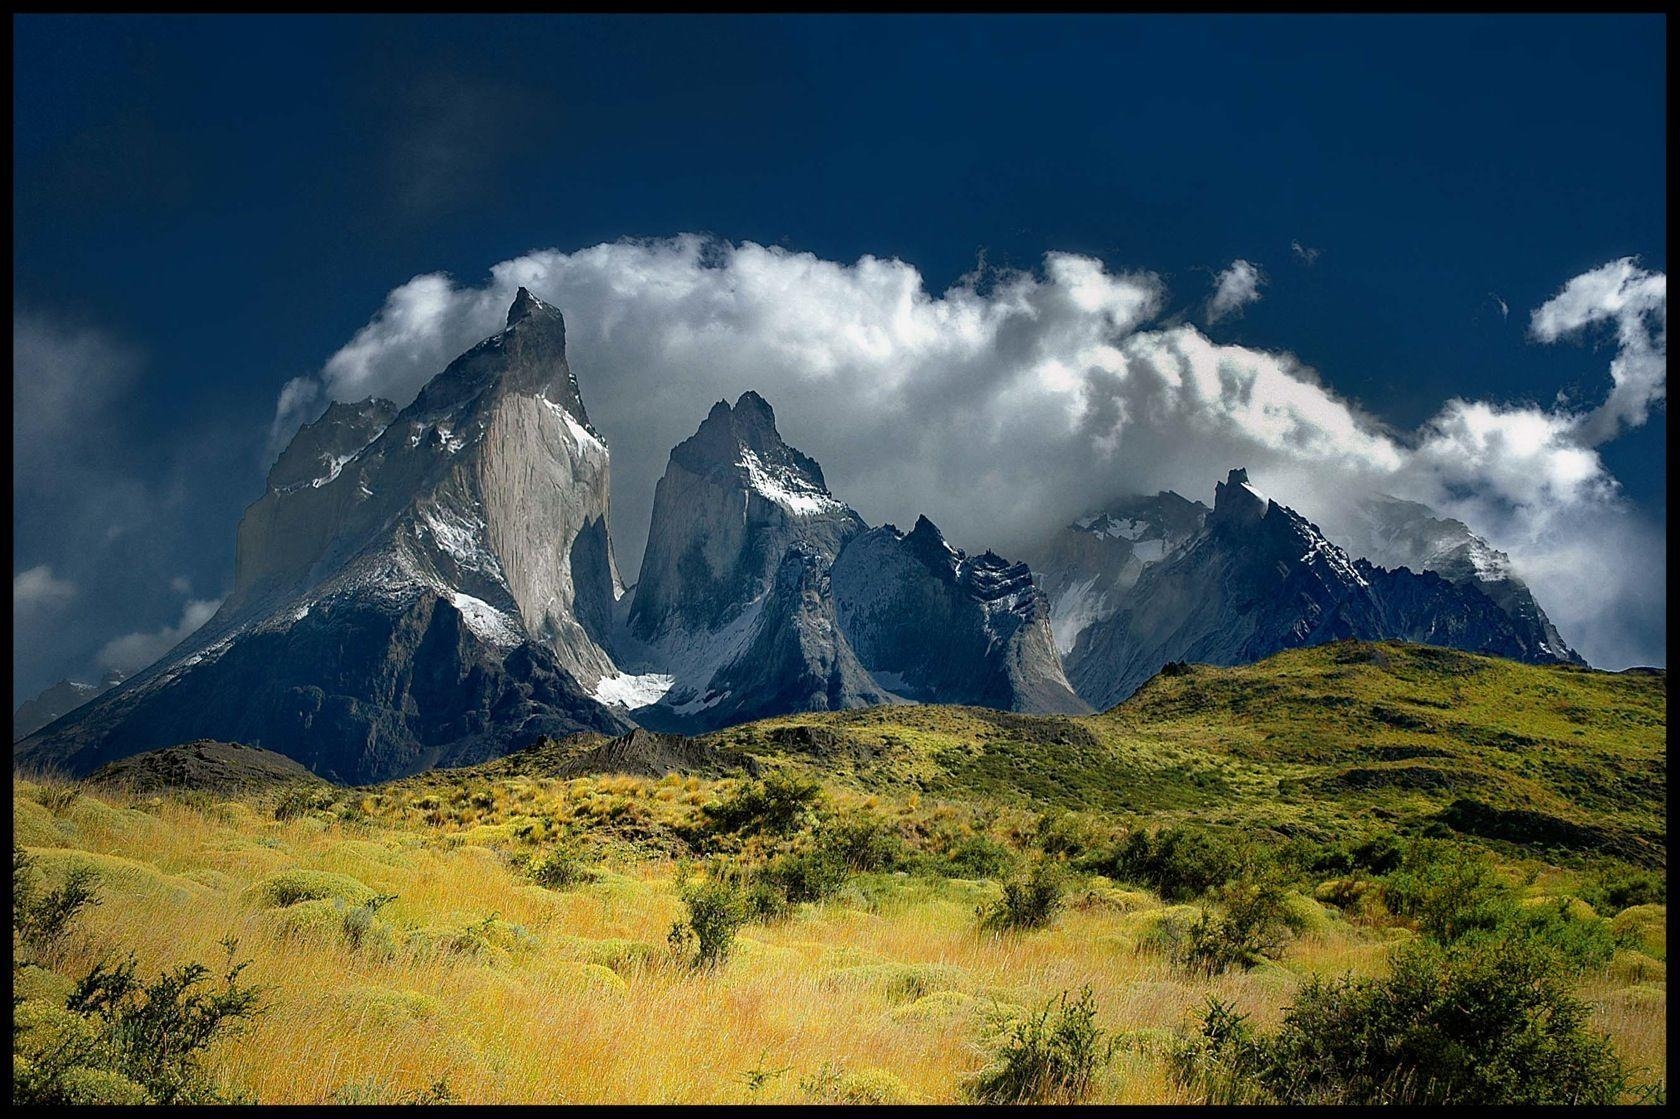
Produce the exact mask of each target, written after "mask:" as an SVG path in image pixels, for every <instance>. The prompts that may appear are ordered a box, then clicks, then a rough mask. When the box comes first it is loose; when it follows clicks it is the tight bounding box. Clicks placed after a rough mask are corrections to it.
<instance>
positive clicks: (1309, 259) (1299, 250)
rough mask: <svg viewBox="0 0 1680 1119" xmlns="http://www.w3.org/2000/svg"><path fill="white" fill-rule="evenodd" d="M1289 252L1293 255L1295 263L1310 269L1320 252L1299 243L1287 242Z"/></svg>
mask: <svg viewBox="0 0 1680 1119" xmlns="http://www.w3.org/2000/svg"><path fill="white" fill-rule="evenodd" d="M1289 251H1290V253H1291V254H1293V255H1294V257H1295V259H1296V260H1297V261H1299V262H1300V263H1302V264H1305V265H1307V266H1308V267H1311V266H1312V265H1313V264H1315V263H1316V262H1317V261H1318V254H1319V252H1320V250H1318V249H1314V248H1310V247H1308V246H1306V245H1303V244H1301V242H1299V241H1291V242H1289Z"/></svg>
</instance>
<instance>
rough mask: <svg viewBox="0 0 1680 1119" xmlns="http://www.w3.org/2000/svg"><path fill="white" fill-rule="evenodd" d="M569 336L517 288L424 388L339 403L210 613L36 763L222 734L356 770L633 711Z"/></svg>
mask: <svg viewBox="0 0 1680 1119" xmlns="http://www.w3.org/2000/svg"><path fill="white" fill-rule="evenodd" d="M565 342H566V332H565V323H564V320H563V319H562V318H561V315H560V312H559V311H558V310H556V309H555V308H553V307H550V306H548V305H547V304H545V303H543V302H542V301H540V300H538V299H537V298H536V297H534V296H533V295H531V294H530V293H529V292H528V291H525V290H524V289H521V290H520V293H519V296H518V298H517V299H516V301H515V302H514V304H513V306H512V308H511V309H510V310H509V313H508V318H507V327H506V329H504V330H502V331H501V332H499V333H498V334H496V335H494V336H492V337H490V338H488V339H486V340H485V341H483V342H481V343H479V344H478V345H477V346H474V347H473V348H472V349H471V350H469V351H467V352H466V353H465V354H462V355H461V356H460V357H459V358H457V359H456V360H455V361H453V362H451V363H450V365H449V366H448V367H447V368H446V369H444V371H443V372H441V373H439V374H438V375H437V376H436V377H434V378H433V379H432V380H431V382H429V383H428V384H427V385H426V387H425V388H424V389H423V390H422V391H421V392H420V394H419V396H418V397H417V398H416V399H415V400H414V402H413V403H412V404H410V405H409V406H408V407H406V408H403V409H401V410H400V411H395V410H394V409H393V407H392V406H391V405H390V404H389V403H388V402H385V401H380V400H366V401H362V402H361V403H359V404H335V405H334V406H332V407H331V408H329V409H328V410H327V412H326V414H324V415H323V416H322V417H321V418H320V419H318V420H317V421H315V423H313V424H310V425H308V426H307V427H305V428H304V429H303V430H302V431H300V432H299V433H298V435H297V436H296V437H295V438H294V439H293V441H292V444H291V445H290V446H289V447H288V449H287V450H286V452H285V453H283V454H282V455H281V456H280V458H279V460H277V461H276V463H275V465H274V468H273V469H272V470H271V471H270V474H269V480H268V489H267V492H266V493H265V494H264V495H263V496H262V497H261V498H260V499H259V500H258V501H257V502H256V503H255V504H253V505H252V506H251V507H250V508H249V509H247V510H246V513H245V516H244V518H243V519H242V520H241V522H240V525H239V532H238V542H237V550H236V558H235V585H234V590H233V593H232V594H231V595H229V596H228V598H227V600H226V601H225V602H224V603H223V604H222V606H221V608H220V610H219V611H218V612H217V613H216V615H215V617H213V618H212V619H211V620H210V621H209V622H208V623H206V624H205V625H204V627H203V628H201V629H200V630H199V631H198V632H196V633H194V634H193V635H191V636H190V637H189V638H187V639H186V640H185V641H183V642H182V643H181V644H180V645H179V646H177V647H176V648H175V649H174V650H172V651H171V652H170V653H169V654H167V655H166V656H165V657H164V658H163V659H161V660H160V661H158V662H157V663H156V664H154V665H152V666H151V667H149V668H147V669H146V670H144V671H143V672H140V673H138V674H137V675H136V676H134V677H133V678H131V679H130V680H128V681H126V682H125V683H124V684H123V685H122V686H121V687H119V688H117V689H115V690H113V691H112V692H110V693H108V694H107V695H104V696H101V697H99V699H98V700H97V701H95V702H94V703H91V704H87V705H85V706H83V707H82V708H80V709H78V710H77V711H75V712H72V713H71V715H70V716H69V717H68V718H65V719H61V720H59V721H57V722H55V723H53V724H52V725H50V726H48V727H46V728H44V729H43V730H42V731H40V732H38V733H37V734H35V735H33V736H31V737H30V738H29V739H28V740H26V741H25V742H24V743H22V744H20V746H19V748H18V758H19V760H20V762H26V763H33V762H42V763H46V762H52V763H56V764H61V765H65V766H67V767H69V768H70V769H72V771H74V772H86V771H88V770H90V769H92V768H95V767H97V766H98V765H102V764H104V763H106V762H109V761H111V760H113V759H115V758H118V757H122V756H125V755H127V754H132V753H136V752H139V751H142V750H149V749H154V748H157V747H162V746H170V745H174V744H176V743H179V742H182V741H187V740H191V739H197V738H213V739H223V740H233V741H240V742H245V743H248V744H251V745H254V746H260V747H263V748H266V749H270V750H274V751H277V752H279V753H283V754H285V755H287V756H288V757H292V758H295V759H297V760H299V761H302V762H303V763H304V764H306V765H308V766H309V767H310V769H311V770H313V771H314V772H316V773H319V774H321V775H323V776H330V777H332V778H333V779H335V780H350V781H362V780H374V779H378V778H383V777H392V776H398V775H401V774H406V773H411V772H415V771H416V770H419V769H424V768H427V767H429V766H432V765H438V764H449V763H453V762H461V761H471V760H481V759H482V758H485V757H490V756H494V755H495V754H497V753H500V752H505V751H506V750H508V749H511V748H517V747H519V746H522V745H525V744H526V743H527V741H528V740H529V738H530V737H534V736H535V735H537V734H564V733H570V732H574V731H578V730H598V731H602V732H604V733H609V734H616V733H620V732H622V731H624V730H626V729H628V727H629V724H628V723H627V721H626V720H624V719H623V718H622V717H621V716H619V715H617V714H614V713H613V712H611V711H609V710H607V709H606V708H604V707H603V706H602V705H600V704H599V703H597V702H596V701H594V700H593V699H592V698H590V697H589V695H588V693H587V691H586V690H585V689H586V688H587V687H588V686H589V685H592V684H593V683H594V682H595V681H596V680H598V679H599V678H600V677H601V676H603V675H605V674H607V673H610V672H612V671H614V666H613V661H612V659H611V657H610V656H609V654H608V653H607V651H606V649H605V642H606V640H607V638H608V634H609V631H610V628H611V624H612V617H613V607H614V602H615V600H616V598H617V597H618V595H619V594H620V593H621V587H620V584H619V581H618V576H617V571H616V567H615V565H614V562H613V556H612V548H611V543H610V538H609V535H608V488H609V454H608V451H607V447H606V443H605V442H604V441H603V440H602V439H601V438H600V436H599V435H598V434H597V433H596V432H595V431H594V429H593V428H591V426H590V424H589V417H588V413H587V412H586V411H585V409H584V406H583V401H582V398H581V396H580V394H579V392H578V385H577V379H576V377H575V376H574V375H573V374H572V372H571V369H570V366H569V365H568V364H567V361H566V354H565ZM393 413H394V414H393Z"/></svg>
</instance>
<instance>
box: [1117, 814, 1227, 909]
mask: <svg viewBox="0 0 1680 1119" xmlns="http://www.w3.org/2000/svg"><path fill="white" fill-rule="evenodd" d="M1245 861H1246V860H1245V858H1244V854H1243V852H1242V851H1241V849H1239V848H1238V846H1237V845H1236V844H1235V843H1233V842H1232V841H1231V840H1229V839H1226V838H1224V837H1223V836H1219V835H1215V834H1214V833H1212V832H1207V831H1202V830H1200V829H1194V828H1181V827H1171V828H1163V829H1162V830H1161V831H1158V832H1156V833H1155V834H1154V835H1150V834H1149V833H1148V832H1144V831H1135V832H1133V833H1132V834H1130V835H1128V836H1127V837H1126V838H1125V840H1124V841H1123V842H1122V843H1121V844H1120V846H1119V847H1117V848H1115V849H1114V850H1113V851H1112V852H1111V853H1109V854H1108V855H1107V856H1106V858H1104V859H1101V860H1099V861H1098V863H1097V865H1096V866H1095V867H1094V869H1101V870H1102V872H1103V873H1104V874H1106V875H1108V877H1110V878H1113V879H1115V880H1117V881H1121V882H1131V883H1135V884H1137V885H1140V886H1146V887H1148V888H1149V889H1152V890H1154V891H1155V892H1156V893H1157V894H1159V895H1160V896H1161V900H1162V901H1166V902H1180V901H1189V900H1191V899H1193V898H1198V897H1201V896H1202V895H1203V894H1205V893H1207V892H1208V891H1209V890H1212V889H1215V888H1216V887H1219V886H1223V885H1224V884H1225V883H1226V882H1229V881H1230V880H1231V879H1232V878H1235V877H1236V876H1237V874H1238V872H1239V871H1240V870H1241V869H1242V867H1243V865H1244V862H1245Z"/></svg>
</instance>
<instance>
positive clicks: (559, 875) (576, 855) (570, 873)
mask: <svg viewBox="0 0 1680 1119" xmlns="http://www.w3.org/2000/svg"><path fill="white" fill-rule="evenodd" d="M525 870H526V873H527V874H529V875H530V876H531V880H532V881H533V882H535V883H536V884H537V885H539V886H543V887H546V888H547V889H550V890H570V889H572V888H573V887H574V886H581V885H583V884H584V883H586V882H591V881H593V880H594V879H595V868H594V867H593V866H591V865H590V864H589V861H588V859H587V858H585V856H584V854H583V852H582V851H580V850H578V849H577V848H575V847H569V846H561V847H554V848H551V849H550V850H548V851H547V852H545V853H542V854H534V855H532V856H531V857H530V859H529V860H528V861H527V862H526V864H525Z"/></svg>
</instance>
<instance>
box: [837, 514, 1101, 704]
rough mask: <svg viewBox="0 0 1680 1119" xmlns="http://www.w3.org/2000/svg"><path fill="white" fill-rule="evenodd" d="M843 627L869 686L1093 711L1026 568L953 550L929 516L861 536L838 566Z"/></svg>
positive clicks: (947, 699)
mask: <svg viewBox="0 0 1680 1119" xmlns="http://www.w3.org/2000/svg"><path fill="white" fill-rule="evenodd" d="M833 585H834V598H835V603H836V606H837V612H838V617H839V621H840V628H841V630H842V632H843V633H844V634H845V635H846V636H847V638H848V639H849V640H850V643H851V646H852V648H853V649H854V650H855V651H856V653H857V656H858V659H859V661H860V662H861V663H863V664H864V665H866V666H867V667H868V668H869V670H870V671H871V673H872V674H873V675H874V678H875V680H876V681H877V682H878V683H880V684H882V685H883V686H885V687H887V688H889V689H891V690H892V691H893V692H894V693H895V694H897V695H900V696H903V697H904V698H906V699H911V700H915V701H918V702H934V703H961V704H969V705H973V706H980V707H994V708H998V709H1000V710H1005V711H1037V712H1082V711H1087V710H1089V708H1088V707H1087V705H1086V704H1085V703H1083V702H1082V701H1081V700H1080V699H1079V697H1078V696H1076V695H1075V694H1074V693H1073V689H1072V688H1071V687H1070V686H1069V684H1068V680H1067V677H1066V676H1065V675H1064V674H1063V671H1062V664H1061V659H1060V657H1058V656H1057V654H1056V648H1055V642H1054V639H1053V637H1052V635H1051V631H1050V610H1049V603H1048V602H1047V601H1046V599H1045V597H1044V595H1043V593H1042V592H1041V591H1040V590H1039V589H1038V588H1037V587H1036V586H1034V585H1033V576H1032V571H1031V570H1030V569H1029V568H1028V567H1027V565H1026V564H1023V563H1011V562H1010V561H1009V560H1006V559H1004V558H1003V557H1001V556H998V555H996V554H995V553H993V552H985V553H983V554H981V555H978V556H969V555H968V554H967V553H965V552H963V551H961V550H958V549H955V548H952V547H951V546H950V545H949V544H947V543H946V542H945V538H944V536H943V535H942V534H941V533H940V531H939V529H938V528H937V527H935V525H934V524H933V522H932V521H930V520H928V519H927V518H926V517H920V518H918V519H917V521H916V524H915V527H914V528H912V529H911V530H910V532H908V533H902V532H900V531H899V530H898V529H897V528H895V527H893V526H892V525H883V526H882V527H881V528H877V529H872V530H870V531H869V532H867V533H864V534H863V535H861V536H858V537H857V538H856V539H854V540H853V541H852V542H851V543H849V544H848V545H847V546H846V548H845V550H844V551H842V552H841V553H840V558H839V560H838V561H837V562H836V563H835V565H834V574H833Z"/></svg>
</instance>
